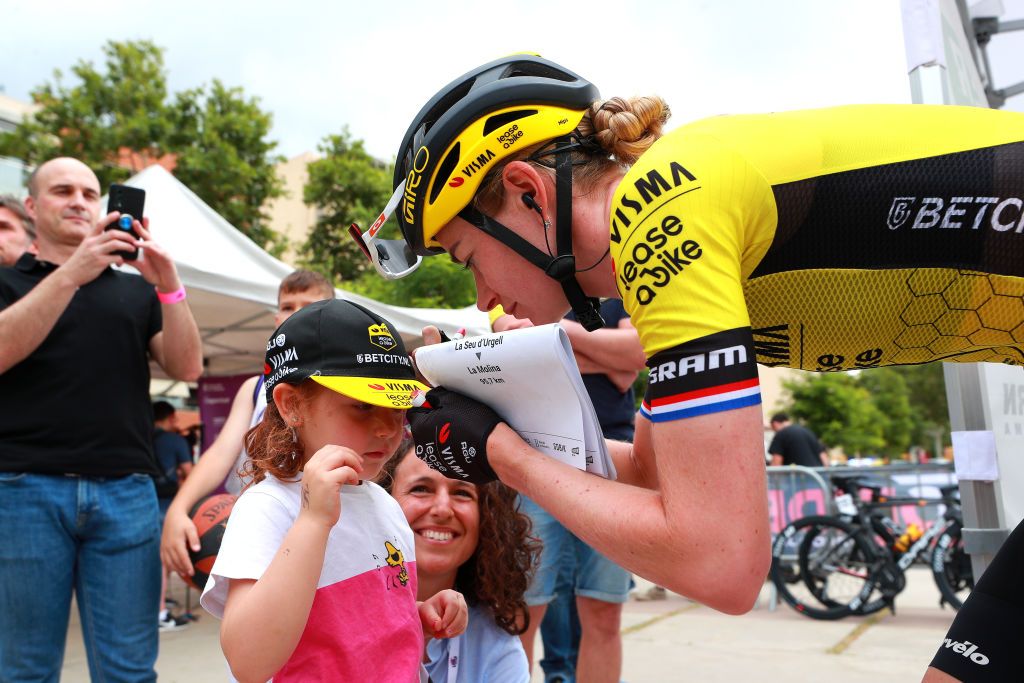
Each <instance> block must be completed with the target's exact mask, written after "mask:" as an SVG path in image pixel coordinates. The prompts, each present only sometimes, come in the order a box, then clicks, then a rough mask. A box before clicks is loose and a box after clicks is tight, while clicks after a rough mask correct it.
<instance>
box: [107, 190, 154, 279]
mask: <svg viewBox="0 0 1024 683" xmlns="http://www.w3.org/2000/svg"><path fill="white" fill-rule="evenodd" d="M145 206H146V191H145V190H143V189H141V188H138V187H131V186H129V185H118V184H117V183H114V184H113V185H111V186H110V194H109V195H108V199H107V213H111V212H112V211H120V212H121V217H120V218H119V219H118V220H117V222H116V223H112V224H110V225H109V226H107V230H124V231H126V232H129V233H131V234H132V236H134V237H135V239H138V238H139V235H138V233H136V232H135V229H134V228H133V227H132V219H135V220H137V221H140V222H141V221H142V211H143V209H144V208H145ZM117 255H118V256H120V257H122V258H123V259H124V260H125V261H134V260H135V259H137V258H138V257H139V250H138V249H135V250H133V251H119V252H117Z"/></svg>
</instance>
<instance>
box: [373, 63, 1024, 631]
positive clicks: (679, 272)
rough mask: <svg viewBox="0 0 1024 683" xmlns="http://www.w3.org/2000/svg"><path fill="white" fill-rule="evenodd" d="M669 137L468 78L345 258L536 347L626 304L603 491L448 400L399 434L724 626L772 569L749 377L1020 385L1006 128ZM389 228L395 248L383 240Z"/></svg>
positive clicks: (572, 91) (909, 114) (477, 411)
mask: <svg viewBox="0 0 1024 683" xmlns="http://www.w3.org/2000/svg"><path fill="white" fill-rule="evenodd" d="M668 115H669V110H668V106H667V105H666V104H665V103H664V102H663V101H662V100H661V99H660V98H658V97H643V98H635V99H630V100H625V99H621V98H612V99H609V100H604V101H601V100H600V97H599V95H598V91H597V89H596V87H595V86H593V85H592V84H591V83H589V82H588V81H586V80H585V79H583V78H582V77H580V76H578V75H577V74H575V73H573V72H571V71H569V70H567V69H565V68H563V67H561V66H559V65H557V64H554V63H552V62H550V61H547V60H544V59H542V58H540V57H536V56H531V55H513V56H509V57H505V58H502V59H499V60H496V61H494V62H491V63H488V64H485V65H483V66H481V67H479V68H477V69H474V70H473V71H471V72H469V73H468V74H466V75H464V76H462V77H461V78H459V79H457V80H456V81H454V82H452V83H451V84H449V85H448V86H446V87H445V88H443V89H442V90H441V91H440V92H439V93H438V94H437V95H436V96H435V97H434V98H433V99H432V100H431V101H430V102H428V103H427V104H426V105H425V106H424V107H423V108H422V110H421V111H420V112H419V113H418V114H417V115H416V117H415V119H414V120H413V122H412V125H411V126H410V127H409V130H408V131H407V132H406V134H405V137H404V139H403V141H402V143H401V146H400V147H399V153H398V157H397V164H396V171H395V188H396V192H395V195H394V196H393V197H392V200H391V202H389V204H388V207H387V208H386V209H385V211H384V212H383V213H382V214H381V216H380V217H379V218H378V220H377V221H375V223H374V224H373V225H372V226H371V227H370V229H369V230H367V231H366V232H365V233H362V234H360V233H359V231H358V229H356V228H354V232H353V235H354V236H355V237H356V238H357V241H358V242H359V244H360V245H361V246H362V247H363V249H364V251H365V253H366V254H367V256H368V257H369V258H370V259H371V261H373V263H374V265H375V266H376V267H377V269H378V271H380V272H381V274H382V275H384V276H385V277H392V278H394V277H402V276H404V275H406V274H408V273H410V272H412V270H414V269H415V267H416V265H417V264H418V262H419V259H420V258H421V257H422V256H427V255H430V254H434V253H439V252H442V251H444V252H447V253H448V254H449V256H450V257H451V258H452V259H453V260H454V261H456V262H459V263H462V264H465V265H466V267H467V268H469V269H470V270H471V271H472V273H473V275H474V277H475V279H476V286H477V296H478V301H477V304H478V306H479V307H480V308H481V309H485V310H489V309H491V308H493V307H494V306H495V305H498V304H501V305H502V306H503V307H504V309H505V311H506V312H507V313H510V314H512V315H515V316H516V317H519V318H529V319H531V320H532V321H533V322H534V323H537V324H540V323H548V322H555V321H557V320H558V319H559V318H560V317H561V316H562V314H563V313H565V311H566V309H567V308H569V307H570V306H571V307H572V309H573V310H574V311H575V312H576V314H577V318H578V320H579V321H580V322H581V324H584V325H585V326H587V327H590V328H597V327H599V326H600V318H599V316H598V315H597V313H596V303H595V302H596V297H613V296H615V297H620V298H622V300H623V303H624V304H625V307H626V310H627V312H628V313H629V315H630V318H631V320H632V322H633V324H634V325H635V326H636V328H637V331H638V332H639V335H640V339H641V341H642V343H643V346H644V350H645V353H646V355H647V359H648V360H647V365H648V367H649V368H650V383H649V387H648V390H647V395H646V397H645V401H644V405H643V408H642V409H641V415H640V419H638V420H637V428H636V438H635V443H634V444H633V445H632V446H629V445H626V444H614V443H613V444H611V446H610V448H611V451H612V454H613V457H614V458H615V459H616V465H617V468H618V472H619V480H618V481H606V480H603V479H598V478H595V477H591V476H588V475H587V474H586V473H584V472H581V471H577V470H573V469H572V468H569V467H566V466H564V465H562V464H560V463H558V462H555V461H554V460H552V459H550V458H545V457H542V455H541V454H540V453H538V452H537V451H535V450H533V449H532V448H530V447H529V446H528V445H527V444H525V443H524V442H523V441H522V440H521V439H520V438H519V437H518V436H517V435H516V434H515V432H514V431H513V430H512V429H510V428H509V427H508V426H507V425H505V424H503V423H501V420H500V418H498V416H497V415H495V414H494V413H493V412H492V411H490V410H489V409H488V408H487V407H486V406H482V405H480V404H479V403H476V402H474V401H470V400H468V399H466V398H465V397H462V396H459V395H456V394H452V393H451V392H446V391H444V390H441V389H435V390H434V391H432V392H431V393H430V394H429V395H428V400H429V405H430V408H422V409H416V410H412V411H410V413H409V419H410V423H411V424H412V427H413V431H414V436H415V439H416V442H417V446H418V448H419V449H420V451H421V454H422V455H424V456H427V457H429V456H430V453H429V452H428V451H429V450H430V449H432V448H433V449H437V450H439V451H441V450H443V449H444V447H445V444H443V443H441V442H442V439H441V438H440V437H442V436H443V437H445V439H444V440H443V441H444V442H445V443H447V439H449V438H451V439H452V441H454V443H455V444H459V445H460V447H459V448H454V449H451V448H449V452H450V453H451V457H453V458H455V459H456V460H459V463H460V464H459V468H458V469H454V468H449V470H450V472H451V474H453V475H455V476H459V472H460V471H461V472H462V473H463V474H467V475H468V476H471V477H474V478H475V480H476V481H484V480H486V479H488V478H490V477H495V476H497V477H499V478H500V479H501V480H502V481H504V482H505V483H506V484H509V485H510V486H512V487H513V488H515V489H517V490H519V491H521V492H523V493H525V494H526V495H528V496H529V497H530V498H532V499H533V500H535V501H536V502H538V503H539V504H540V505H541V506H543V507H545V508H546V509H547V510H549V511H550V512H551V513H552V514H553V515H554V516H555V517H556V518H558V519H559V520H560V521H562V522H563V523H564V524H565V525H566V526H567V527H568V528H569V529H571V530H572V531H573V532H574V533H576V535H577V536H579V537H580V538H581V539H582V540H584V541H585V542H587V543H589V544H591V545H593V546H594V547H596V548H597V549H598V550H599V551H601V552H602V553H604V554H605V555H606V556H608V557H609V558H610V559H611V560H613V561H615V562H617V563H619V564H621V565H623V566H625V567H626V568H628V569H631V570H632V571H634V572H636V573H637V574H640V575H641V576H643V577H645V578H647V579H650V580H651V581H654V582H655V583H657V584H659V585H663V586H666V587H667V588H669V589H671V590H674V591H677V592H680V593H683V594H684V595H687V596H689V597H692V598H694V599H696V600H699V601H701V602H703V603H704V604H707V605H710V606H712V607H714V608H717V609H719V610H722V611H726V612H732V613H739V612H744V611H746V610H748V609H750V607H751V606H752V605H753V603H754V600H755V598H756V596H757V593H758V590H759V588H760V586H761V584H762V582H763V580H764V576H765V572H766V571H767V567H768V564H769V532H768V515H767V501H766V497H765V493H764V492H765V473H764V443H763V430H762V414H761V408H760V405H759V404H760V393H759V388H758V380H757V368H756V361H760V362H763V363H766V364H769V365H784V366H790V367H799V368H804V369H808V370H818V371H835V370H846V369H854V368H870V367H876V366H880V365H891V364H903V363H922V362H927V361H931V360H939V359H941V360H947V361H949V360H954V361H994V362H1007V363H1021V362H1022V361H1024V306H1022V303H1024V298H1022V297H1024V234H1022V228H1024V217H1022V206H1024V199H1022V198H1024V142H1022V141H1024V116H1022V115H1021V114H1017V113H1012V112H1001V111H994V110H984V109H972V108H965V107H926V106H899V105H895V106H851V107H838V108H833V109H821V110H813V111H798V112H790V113H780V114H771V115H745V116H722V117H715V118H711V119H707V120H703V121H698V122H696V123H693V124H690V125H687V126H683V127H681V128H679V129H677V130H675V131H673V132H672V133H670V134H668V135H666V136H665V137H663V138H661V135H662V129H663V126H664V125H665V123H666V121H667V119H668ZM659 138H661V139H660V140H659ZM391 213H394V214H395V215H396V217H397V221H398V225H399V226H400V228H401V233H402V239H399V240H385V239H383V235H381V234H379V231H380V229H381V228H382V226H383V224H384V222H385V221H386V220H387V217H388V216H389V215H390V214H391ZM434 462H435V463H437V458H434Z"/></svg>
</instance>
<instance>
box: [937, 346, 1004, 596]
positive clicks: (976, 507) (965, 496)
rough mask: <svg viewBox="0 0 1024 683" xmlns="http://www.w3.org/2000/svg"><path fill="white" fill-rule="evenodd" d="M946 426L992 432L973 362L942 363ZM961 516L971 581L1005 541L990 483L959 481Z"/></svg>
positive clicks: (978, 574)
mask: <svg viewBox="0 0 1024 683" xmlns="http://www.w3.org/2000/svg"><path fill="white" fill-rule="evenodd" d="M942 371H943V375H944V377H945V380H946V400H947V402H948V403H949V424H950V427H951V428H952V429H953V431H984V430H990V429H992V426H991V425H990V424H989V422H988V420H987V419H986V416H985V410H984V401H983V400H982V388H981V367H980V366H979V364H977V363H943V368H942ZM960 503H961V507H962V508H963V515H964V530H963V535H964V549H965V550H966V551H967V552H968V553H970V555H971V567H972V569H973V570H974V580H975V581H977V580H978V578H979V577H980V576H981V575H982V574H983V573H984V572H985V569H987V568H988V565H989V563H990V562H991V561H992V557H993V556H994V555H995V554H996V551H998V550H999V547H1000V546H1001V545H1002V543H1003V541H1004V540H1005V539H1006V536H1007V530H1006V529H1003V528H1002V526H1001V525H1000V523H999V506H998V503H997V501H996V490H995V484H994V483H993V482H987V481H960Z"/></svg>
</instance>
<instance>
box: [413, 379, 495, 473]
mask: <svg viewBox="0 0 1024 683" xmlns="http://www.w3.org/2000/svg"><path fill="white" fill-rule="evenodd" d="M426 399H427V402H426V404H424V406H423V407H422V408H410V409H409V410H408V411H407V415H408V420H409V426H410V427H411V428H412V438H413V441H415V442H416V456H417V457H418V458H419V459H420V460H422V461H423V462H425V463H427V465H428V466H429V467H430V468H431V469H434V470H437V471H438V472H440V473H441V474H443V475H444V476H446V477H448V478H449V479H461V480H464V481H469V482H472V483H474V484H486V483H487V482H489V481H494V480H496V479H497V478H498V475H497V474H495V473H494V470H492V469H491V466H490V465H489V464H488V462H487V437H488V436H490V435H491V432H492V431H494V428H495V427H496V426H498V424H499V423H500V422H502V421H503V420H502V419H501V418H500V417H498V414H497V413H495V412H494V411H493V410H491V409H490V408H489V407H487V406H486V405H484V404H483V403H480V402H479V401H476V400H474V399H471V398H469V397H467V396H463V395H462V394H458V393H456V392H454V391H449V390H447V389H444V388H443V387H438V388H436V389H431V390H430V391H428V392H427V396H426Z"/></svg>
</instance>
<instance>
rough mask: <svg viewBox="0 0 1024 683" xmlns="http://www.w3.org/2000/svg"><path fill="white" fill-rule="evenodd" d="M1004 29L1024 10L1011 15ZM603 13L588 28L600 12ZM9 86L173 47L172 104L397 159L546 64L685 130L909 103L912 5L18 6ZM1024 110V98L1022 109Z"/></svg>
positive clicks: (298, 1) (169, 54)
mask: <svg viewBox="0 0 1024 683" xmlns="http://www.w3.org/2000/svg"><path fill="white" fill-rule="evenodd" d="M1003 4H1004V7H1005V8H1006V10H1007V13H1006V14H1004V15H1003V18H1004V19H1015V18H1024V0H1003ZM584 8H585V11H584ZM0 16H3V18H4V26H5V28H4V34H3V37H2V39H0V87H2V88H3V91H4V92H5V94H6V95H8V96H10V97H14V98H17V99H21V100H28V99H29V98H30V92H31V90H32V89H33V88H34V87H36V86H38V85H40V84H41V83H44V82H48V81H50V82H52V80H53V73H54V70H55V69H60V70H62V71H63V72H64V74H65V83H66V84H70V83H73V82H74V79H73V78H70V77H69V74H70V68H71V67H72V66H73V65H74V64H75V63H76V62H78V61H79V60H87V61H91V62H93V63H94V65H96V66H97V67H100V66H102V63H103V54H102V51H101V48H102V46H103V45H104V44H105V43H106V42H107V41H108V40H129V39H148V40H152V41H154V42H155V43H156V44H157V45H159V46H161V47H163V48H165V64H166V70H167V74H168V85H169V89H170V91H171V92H177V91H179V90H184V89H186V88H193V87H197V86H201V85H204V84H208V83H210V82H211V80H212V79H214V78H217V79H219V80H221V81H222V82H223V83H225V84H226V85H228V86H239V87H241V88H242V89H243V91H244V92H245V94H246V95H247V96H255V97H257V98H259V101H260V105H261V107H262V108H263V109H264V110H265V111H268V112H270V113H271V114H272V115H273V120H274V124H273V128H272V132H271V138H272V139H274V140H276V141H277V142H278V148H277V151H278V152H279V153H281V154H284V155H286V156H289V157H291V156H295V155H297V154H300V153H303V152H306V151H313V150H315V149H316V147H317V145H318V144H319V143H320V142H321V140H323V138H324V137H325V136H327V135H330V134H334V133H338V132H340V131H341V130H342V128H343V127H344V126H348V128H349V130H350V132H351V133H352V135H353V136H354V137H355V138H357V139H362V140H364V141H365V142H366V147H367V149H368V150H369V151H370V153H372V154H374V155H375V156H377V157H379V158H381V159H386V160H390V159H392V158H393V157H394V156H395V153H396V152H397V146H398V144H399V142H400V141H401V138H402V135H403V134H404V132H405V129H406V127H407V126H408V125H409V123H410V121H411V119H412V117H413V116H414V115H415V113H416V112H417V111H418V110H419V108H420V107H421V106H422V105H423V104H424V103H425V102H426V101H427V100H428V99H429V98H430V97H431V96H433V94H434V93H435V92H436V91H437V90H438V89H440V88H441V87H442V86H443V85H445V84H446V83H448V82H449V81H451V80H453V79H455V78H456V77H458V76H460V75H461V74H462V73H464V72H466V71H469V70H470V69H472V68H474V67H476V66H478V65H480V64H482V63H484V62H487V61H490V60H492V59H494V58H497V57H500V56H502V55H505V54H509V53H512V52H522V51H532V52H538V53H540V54H542V55H543V56H545V57H548V58H549V59H552V60H554V61H556V62H559V63H560V64H562V65H563V66H565V67H567V68H569V69H571V70H573V71H576V72H577V73H579V74H580V75H582V76H584V77H585V78H587V79H589V80H591V81H592V82H594V83H595V84H596V85H597V86H598V87H599V88H600V90H601V94H602V96H603V97H610V96H614V95H619V96H624V97H628V96H632V95H648V94H657V95H661V96H662V97H663V98H664V99H665V100H666V101H667V102H668V103H669V105H670V106H671V108H672V111H673V117H672V120H671V121H670V127H673V126H678V125H680V124H682V123H685V122H687V121H691V120H694V119H698V118H703V117H705V116H711V115H717V114H728V113H743V112H767V111H780V110H786V109H798V108H805V107H817V106H829V105H836V104H846V103H868V102H870V103H886V102H909V101H910V94H909V87H908V79H907V75H906V59H905V54H904V48H903V34H902V22H901V19H900V9H899V2H898V0H860V1H859V2H849V1H848V0H786V1H785V2H765V1H764V0H717V1H716V0H648V1H647V2H643V3H639V2H638V3H623V2H618V3H615V2H609V1H606V0H594V1H592V2H590V3H587V4H583V3H578V2H573V3H568V2H564V3H559V2H557V1H554V0H518V1H517V2H515V3H500V4H499V3H488V2H472V3H470V2H465V1H461V2H456V1H454V0H420V1H418V2H414V1H412V0H386V1H380V0H378V1H377V2H366V1H365V0H363V1H360V2H353V1H352V0H329V1H321V0H292V2H280V1H278V2H272V3H271V2H264V1H262V0H250V1H249V2H240V1H239V0H215V1H211V0H206V1H205V2H196V1H195V0H177V1H176V2H167V1H164V2H139V1H138V0H134V1H132V2H127V1H124V0H93V1H92V2H90V3H75V4H71V3H67V2H62V1H59V0H34V1H33V2H25V1H24V0H0ZM1018 34H1019V35H1016V36H1006V37H1004V36H996V37H995V38H994V39H993V41H992V56H993V64H994V65H995V72H996V85H997V86H1005V85H1008V84H1010V83H1013V82H1017V81H1020V80H1024V59H1021V58H1020V55H1021V54H1022V53H1024V32H1018ZM1003 53H1005V55H1006V56H1005V57H1004V56H1003ZM1007 108H1010V109H1018V110H1021V111H1024V96H1018V97H1016V98H1014V99H1013V100H1011V104H1010V105H1009V106H1008V107H1007Z"/></svg>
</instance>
